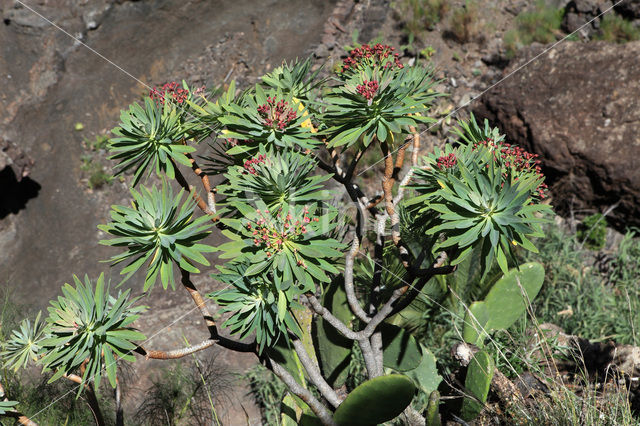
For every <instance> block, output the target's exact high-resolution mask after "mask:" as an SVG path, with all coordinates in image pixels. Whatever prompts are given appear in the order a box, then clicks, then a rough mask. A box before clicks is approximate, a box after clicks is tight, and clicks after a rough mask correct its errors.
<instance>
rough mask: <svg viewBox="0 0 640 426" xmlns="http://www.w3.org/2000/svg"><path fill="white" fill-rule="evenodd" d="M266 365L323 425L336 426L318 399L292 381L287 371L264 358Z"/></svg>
mask: <svg viewBox="0 0 640 426" xmlns="http://www.w3.org/2000/svg"><path fill="white" fill-rule="evenodd" d="M266 363H267V364H268V365H267V367H270V368H271V371H273V373H274V374H275V375H276V376H278V377H279V378H280V380H282V382H283V383H284V384H285V385H287V388H289V391H290V392H291V393H293V394H294V395H295V396H297V397H298V398H300V399H301V400H303V401H304V402H305V403H306V404H307V405H308V406H309V408H311V410H312V411H313V412H314V414H315V415H316V416H318V419H320V421H321V422H322V424H323V425H325V426H337V424H336V422H335V421H334V420H333V415H332V414H331V411H329V409H328V408H327V407H325V406H324V404H322V403H321V402H320V401H318V399H317V398H316V397H314V396H313V394H312V393H311V392H309V390H308V389H305V388H304V387H303V386H302V385H301V384H300V383H298V382H296V379H294V378H293V376H292V375H291V374H289V372H288V371H287V370H285V369H284V368H283V367H282V366H281V365H279V364H278V363H277V362H275V361H273V360H272V359H269V358H266Z"/></svg>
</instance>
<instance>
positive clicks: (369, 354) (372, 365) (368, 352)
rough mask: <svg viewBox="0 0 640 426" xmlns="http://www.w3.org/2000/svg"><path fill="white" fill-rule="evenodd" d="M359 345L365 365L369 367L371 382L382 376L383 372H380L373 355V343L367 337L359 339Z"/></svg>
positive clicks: (368, 372) (368, 373)
mask: <svg viewBox="0 0 640 426" xmlns="http://www.w3.org/2000/svg"><path fill="white" fill-rule="evenodd" d="M358 345H360V350H361V351H362V357H363V358H364V364H365V366H366V367H367V375H368V376H369V380H371V379H373V378H375V377H378V376H380V375H382V373H381V372H378V361H377V360H376V357H375V355H374V354H373V349H372V348H371V342H370V341H369V339H368V338H367V337H364V338H361V339H358Z"/></svg>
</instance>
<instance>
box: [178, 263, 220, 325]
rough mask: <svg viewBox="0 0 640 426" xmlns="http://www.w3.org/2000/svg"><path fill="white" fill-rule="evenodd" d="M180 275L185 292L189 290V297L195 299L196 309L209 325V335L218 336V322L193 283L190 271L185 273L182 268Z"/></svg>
mask: <svg viewBox="0 0 640 426" xmlns="http://www.w3.org/2000/svg"><path fill="white" fill-rule="evenodd" d="M180 274H181V276H182V280H181V281H182V285H183V287H184V288H185V290H187V292H188V293H189V296H191V299H193V303H195V304H196V307H197V308H198V310H199V311H200V313H201V314H202V318H204V322H205V324H206V325H207V328H208V329H209V333H210V334H211V336H214V335H217V334H218V329H217V327H216V322H215V320H214V319H213V316H212V315H211V313H210V312H209V309H208V308H207V305H206V304H205V303H204V299H203V298H202V295H201V294H200V292H199V291H198V289H197V288H196V286H195V285H194V284H193V282H191V278H190V274H189V271H185V270H184V269H182V268H180Z"/></svg>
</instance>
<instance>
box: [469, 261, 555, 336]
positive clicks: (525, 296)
mask: <svg viewBox="0 0 640 426" xmlns="http://www.w3.org/2000/svg"><path fill="white" fill-rule="evenodd" d="M543 281H544V267H543V266H542V265H541V264H539V263H537V262H531V263H525V264H523V265H520V269H519V270H518V269H516V268H514V269H510V270H509V271H508V272H507V273H506V274H504V275H503V276H502V278H500V279H499V280H498V281H496V283H495V284H494V285H493V287H491V290H489V293H488V294H487V296H486V297H485V299H484V301H480V302H474V303H472V304H471V306H470V307H469V310H468V311H467V313H466V315H465V320H464V326H463V331H462V337H463V339H464V340H465V342H467V343H471V344H474V345H477V346H479V347H482V346H483V345H484V340H485V338H486V336H487V333H490V332H492V331H494V330H504V329H507V328H509V327H511V325H512V324H513V323H514V322H516V321H517V320H518V318H520V316H521V315H522V314H523V313H524V312H525V311H526V309H527V304H528V303H530V301H531V300H533V299H534V298H535V297H536V296H537V295H538V292H539V291H540V288H541V287H542V282H543Z"/></svg>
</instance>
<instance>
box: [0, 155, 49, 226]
mask: <svg viewBox="0 0 640 426" xmlns="http://www.w3.org/2000/svg"><path fill="white" fill-rule="evenodd" d="M40 188H41V186H40V184H39V183H38V182H36V181H35V180H33V179H31V178H29V177H25V178H22V179H21V180H20V181H18V179H17V178H16V174H15V173H14V172H13V169H12V168H11V167H5V168H4V169H3V170H2V171H0V219H4V218H5V217H7V216H8V215H9V214H11V213H13V214H16V213H18V212H19V211H20V210H22V209H24V208H25V207H26V205H27V202H28V201H29V200H30V199H32V198H35V197H37V196H38V191H40Z"/></svg>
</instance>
